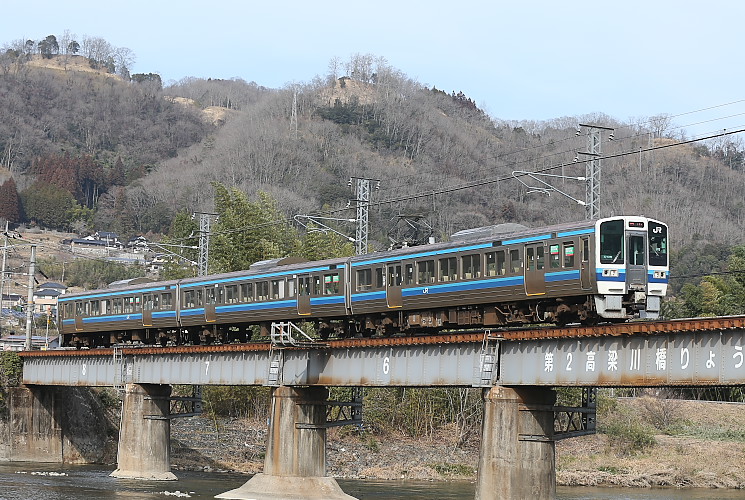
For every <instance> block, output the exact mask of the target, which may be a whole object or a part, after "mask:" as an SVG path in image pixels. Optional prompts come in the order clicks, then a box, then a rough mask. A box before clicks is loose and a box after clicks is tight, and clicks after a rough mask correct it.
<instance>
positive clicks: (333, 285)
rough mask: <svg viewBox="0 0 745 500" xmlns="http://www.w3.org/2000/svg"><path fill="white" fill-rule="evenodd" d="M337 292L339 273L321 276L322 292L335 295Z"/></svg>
mask: <svg viewBox="0 0 745 500" xmlns="http://www.w3.org/2000/svg"><path fill="white" fill-rule="evenodd" d="M338 293H339V273H333V274H326V275H324V276H323V294H324V295H336V294H338Z"/></svg>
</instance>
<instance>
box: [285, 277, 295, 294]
mask: <svg viewBox="0 0 745 500" xmlns="http://www.w3.org/2000/svg"><path fill="white" fill-rule="evenodd" d="M287 296H288V297H294V296H295V280H294V279H290V280H287Z"/></svg>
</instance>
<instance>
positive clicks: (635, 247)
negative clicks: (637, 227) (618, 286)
mask: <svg viewBox="0 0 745 500" xmlns="http://www.w3.org/2000/svg"><path fill="white" fill-rule="evenodd" d="M626 248H628V252H629V254H628V264H627V265H626V286H627V287H629V288H631V287H635V288H638V287H639V286H642V287H643V286H644V285H645V284H646V282H647V261H646V254H647V234H646V233H642V232H639V233H626Z"/></svg>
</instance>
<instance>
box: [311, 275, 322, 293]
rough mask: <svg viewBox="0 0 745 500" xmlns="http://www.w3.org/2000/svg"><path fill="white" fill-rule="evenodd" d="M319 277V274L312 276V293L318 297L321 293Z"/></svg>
mask: <svg viewBox="0 0 745 500" xmlns="http://www.w3.org/2000/svg"><path fill="white" fill-rule="evenodd" d="M321 291H322V289H321V277H320V276H313V295H315V296H316V297H318V296H319V295H321Z"/></svg>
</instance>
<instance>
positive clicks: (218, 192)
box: [210, 182, 298, 272]
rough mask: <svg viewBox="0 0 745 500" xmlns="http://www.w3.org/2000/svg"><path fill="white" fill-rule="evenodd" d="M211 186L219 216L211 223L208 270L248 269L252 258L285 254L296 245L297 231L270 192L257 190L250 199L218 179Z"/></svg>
mask: <svg viewBox="0 0 745 500" xmlns="http://www.w3.org/2000/svg"><path fill="white" fill-rule="evenodd" d="M212 187H213V188H214V190H215V211H216V212H217V214H218V216H219V218H218V220H217V222H216V223H215V224H214V225H213V226H212V227H213V230H212V235H213V236H212V238H211V242H210V258H211V260H210V271H211V272H228V271H237V270H241V269H248V268H249V266H250V265H251V264H253V263H254V262H258V261H261V260H267V259H274V258H279V257H284V256H287V255H290V254H291V253H293V250H294V249H295V248H297V246H298V238H297V233H296V231H295V230H294V229H293V228H292V227H291V226H290V225H289V224H288V223H287V221H286V220H285V218H284V216H283V215H282V214H281V213H280V211H279V209H278V208H277V203H276V201H275V200H274V199H273V198H272V197H271V196H269V195H268V194H266V193H259V199H258V200H257V201H255V202H252V201H250V200H249V199H248V197H247V196H246V194H245V193H244V192H242V191H240V190H239V189H237V188H230V189H228V188H227V187H225V186H224V185H222V184H220V183H217V182H214V183H212Z"/></svg>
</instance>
